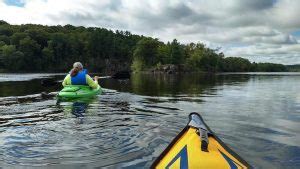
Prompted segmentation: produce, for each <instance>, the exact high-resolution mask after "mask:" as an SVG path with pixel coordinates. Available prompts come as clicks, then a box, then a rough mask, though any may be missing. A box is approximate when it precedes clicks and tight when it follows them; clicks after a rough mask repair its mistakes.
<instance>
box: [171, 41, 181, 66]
mask: <svg viewBox="0 0 300 169" xmlns="http://www.w3.org/2000/svg"><path fill="white" fill-rule="evenodd" d="M170 48H171V49H170V50H171V52H170V54H171V55H170V57H171V63H172V64H180V63H183V61H184V60H183V59H184V51H183V47H182V46H181V45H180V44H179V43H178V42H177V40H176V39H174V40H173V41H172V43H171V46H170Z"/></svg>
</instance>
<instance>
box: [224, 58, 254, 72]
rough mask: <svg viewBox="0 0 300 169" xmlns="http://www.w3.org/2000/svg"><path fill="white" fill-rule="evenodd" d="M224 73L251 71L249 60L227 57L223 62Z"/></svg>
mask: <svg viewBox="0 0 300 169" xmlns="http://www.w3.org/2000/svg"><path fill="white" fill-rule="evenodd" d="M223 65H224V66H223V71H225V72H247V71H250V70H251V63H250V61H249V60H247V59H244V58H240V57H227V58H225V59H224V60H223Z"/></svg>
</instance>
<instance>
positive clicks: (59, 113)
mask: <svg viewBox="0 0 300 169" xmlns="http://www.w3.org/2000/svg"><path fill="white" fill-rule="evenodd" d="M44 78H55V79H57V80H61V79H63V76H62V75H58V74H0V166H1V167H3V168H12V167H16V168H17V167H20V168H21V167H22V168H33V167H34V166H36V167H50V168H95V167H107V168H147V167H149V166H150V165H151V163H152V162H153V161H154V160H155V158H156V157H157V156H158V155H159V154H160V153H161V152H162V150H163V149H164V148H165V147H166V146H167V145H168V143H169V142H170V141H171V140H172V139H173V138H174V137H175V136H176V135H177V134H178V132H179V131H180V130H181V129H182V128H183V127H184V126H185V125H186V123H187V122H188V114H189V113H191V112H199V113H200V114H201V115H202V117H203V118H204V119H205V121H206V123H207V124H208V125H209V126H210V128H211V129H212V130H213V131H214V132H215V133H216V134H217V135H218V136H219V137H220V138H221V139H222V140H223V141H224V142H225V143H226V144H227V145H229V147H231V148H232V149H233V150H234V151H235V152H237V153H238V154H239V155H240V156H242V157H243V158H244V159H245V160H246V161H248V162H249V163H250V164H251V165H252V166H254V167H255V168H300V93H299V91H300V73H246V74H216V75H205V74H191V75H175V76H162V75H161V76H158V75H157V76H153V75H141V74H134V75H133V76H132V77H131V79H129V80H115V79H101V81H100V84H101V86H102V87H103V88H104V91H103V94H102V95H100V96H97V97H95V98H92V99H88V100H83V101H76V102H57V100H56V98H55V97H43V98H42V97H40V93H41V92H45V91H46V92H52V93H51V94H53V95H54V94H55V93H56V92H57V91H59V90H60V89H61V86H60V85H53V86H50V87H43V86H41V84H40V83H41V80H43V79H44ZM1 167H0V168H1Z"/></svg>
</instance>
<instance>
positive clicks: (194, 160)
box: [151, 113, 252, 169]
mask: <svg viewBox="0 0 300 169" xmlns="http://www.w3.org/2000/svg"><path fill="white" fill-rule="evenodd" d="M151 168H180V169H187V168H231V169H237V168H252V167H251V166H250V165H249V164H248V163H247V162H246V161H245V160H243V159H242V158H241V157H240V156H239V155H237V154H236V153H235V152H233V151H232V150H231V149H230V148H229V147H227V146H226V145H225V143H223V142H222V141H221V140H220V139H219V138H218V137H217V136H216V135H215V134H214V133H213V132H212V131H211V130H210V129H209V127H208V126H207V125H206V123H205V122H204V121H203V119H202V117H201V116H200V115H199V114H197V113H191V114H190V121H189V123H188V125H187V126H186V127H185V128H184V129H183V130H182V131H181V132H180V133H179V134H178V135H177V136H176V137H175V138H174V140H173V141H172V142H171V143H170V144H169V146H168V147H167V148H166V149H165V150H164V151H163V152H162V153H161V154H160V156H159V157H158V158H157V159H156V160H155V161H154V163H153V164H152V166H151Z"/></svg>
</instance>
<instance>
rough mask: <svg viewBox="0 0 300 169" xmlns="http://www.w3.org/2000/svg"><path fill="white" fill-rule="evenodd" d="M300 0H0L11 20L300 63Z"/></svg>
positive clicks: (2, 16) (1, 16) (2, 14)
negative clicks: (117, 32)
mask: <svg viewBox="0 0 300 169" xmlns="http://www.w3.org/2000/svg"><path fill="white" fill-rule="evenodd" d="M299 16H300V0H0V20H5V21H7V22H8V23H10V24H26V23H34V24H43V25H66V24H72V25H75V26H86V27H89V26H93V27H103V28H107V29H112V30H128V31H130V32H132V33H134V34H140V35H146V36H151V37H153V38H158V39H159V40H161V41H164V42H167V41H172V40H173V39H174V38H176V39H178V40H179V41H180V42H181V43H190V42H201V43H205V44H206V45H207V46H208V47H211V48H219V47H220V48H221V49H220V50H221V52H224V54H225V56H227V57H228V56H239V57H244V58H247V59H249V60H250V61H252V62H253V61H255V62H273V63H282V64H300V44H299V42H300V19H299Z"/></svg>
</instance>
